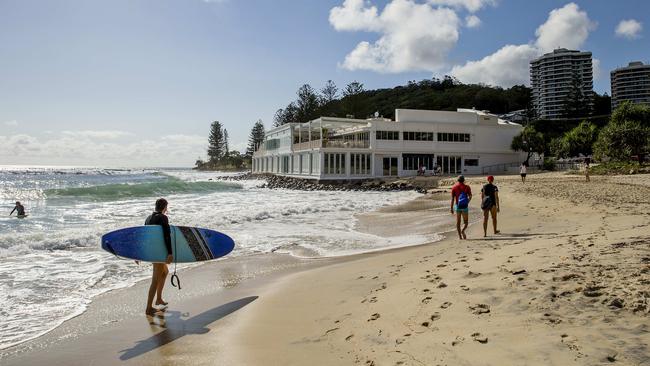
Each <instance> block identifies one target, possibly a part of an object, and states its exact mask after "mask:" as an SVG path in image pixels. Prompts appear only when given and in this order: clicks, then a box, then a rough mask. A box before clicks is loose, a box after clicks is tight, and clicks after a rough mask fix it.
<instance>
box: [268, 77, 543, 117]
mask: <svg viewBox="0 0 650 366" xmlns="http://www.w3.org/2000/svg"><path fill="white" fill-rule="evenodd" d="M296 96H297V98H296V100H295V101H293V102H290V103H289V104H288V105H287V106H286V107H284V108H281V109H279V110H278V111H277V112H276V114H275V118H274V121H273V122H274V126H279V125H282V124H285V123H289V122H306V121H309V120H312V119H316V118H318V117H321V116H328V117H348V116H354V117H355V118H368V117H370V116H372V115H373V114H374V113H375V112H379V114H380V115H382V116H384V117H387V118H394V117H395V116H394V114H395V109H398V108H412V109H429V110H449V111H452V110H456V109H457V108H472V107H474V108H476V109H481V110H489V111H490V112H492V113H496V114H501V113H507V112H510V111H515V110H526V111H527V112H528V114H529V115H530V117H531V118H532V117H533V115H532V106H531V90H530V88H527V87H525V86H523V85H517V86H513V87H512V88H508V89H503V88H499V87H492V86H486V85H475V84H473V85H467V84H462V83H460V82H458V81H457V80H456V79H454V78H452V77H450V76H445V77H444V78H443V79H438V78H433V79H428V80H422V81H419V82H415V81H411V82H409V83H408V84H407V85H404V86H397V87H394V88H387V89H376V90H365V89H364V86H363V84H361V83H359V82H357V81H353V82H351V83H350V84H348V85H346V86H345V88H343V90H342V91H339V89H338V87H337V86H336V85H335V84H334V83H333V82H332V81H331V80H329V81H328V82H327V83H326V85H325V86H324V87H323V88H322V89H321V90H320V91H319V92H317V91H316V90H315V89H314V88H312V87H311V86H310V85H308V84H305V85H303V86H301V87H300V88H299V89H298V91H297V93H296Z"/></svg>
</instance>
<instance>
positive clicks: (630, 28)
mask: <svg viewBox="0 0 650 366" xmlns="http://www.w3.org/2000/svg"><path fill="white" fill-rule="evenodd" d="M642 30H643V24H641V22H639V21H637V20H634V19H627V20H621V22H620V23H618V26H617V27H616V35H617V36H619V37H623V38H627V39H635V38H639V37H641V31H642Z"/></svg>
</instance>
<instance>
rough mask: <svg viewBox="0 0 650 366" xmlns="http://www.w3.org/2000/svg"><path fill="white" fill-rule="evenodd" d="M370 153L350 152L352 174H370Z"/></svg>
mask: <svg viewBox="0 0 650 366" xmlns="http://www.w3.org/2000/svg"><path fill="white" fill-rule="evenodd" d="M370 160H371V158H370V154H350V174H352V175H370V174H371V169H370Z"/></svg>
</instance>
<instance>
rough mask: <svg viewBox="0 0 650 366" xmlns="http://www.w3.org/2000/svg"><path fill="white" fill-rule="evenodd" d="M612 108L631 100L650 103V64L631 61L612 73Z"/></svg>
mask: <svg viewBox="0 0 650 366" xmlns="http://www.w3.org/2000/svg"><path fill="white" fill-rule="evenodd" d="M610 75H611V82H612V84H611V85H612V110H614V109H616V107H618V105H619V104H621V103H623V102H625V101H630V102H632V103H643V104H647V105H650V65H644V64H643V62H640V61H636V62H630V63H629V64H628V66H626V67H620V68H618V69H616V70H613V71H612V72H611V73H610Z"/></svg>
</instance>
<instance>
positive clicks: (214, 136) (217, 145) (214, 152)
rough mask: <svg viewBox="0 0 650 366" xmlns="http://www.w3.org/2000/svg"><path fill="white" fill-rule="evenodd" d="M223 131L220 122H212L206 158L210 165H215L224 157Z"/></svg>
mask: <svg viewBox="0 0 650 366" xmlns="http://www.w3.org/2000/svg"><path fill="white" fill-rule="evenodd" d="M223 140H224V139H223V129H222V126H221V122H219V121H214V122H212V125H210V136H209V137H208V157H209V160H210V163H211V164H216V163H218V162H219V160H221V158H222V157H223V156H224V144H223Z"/></svg>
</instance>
